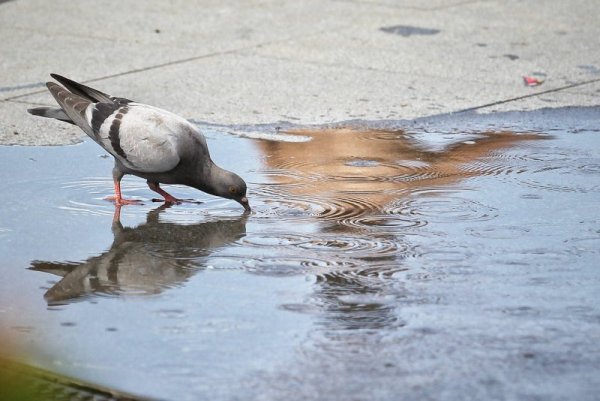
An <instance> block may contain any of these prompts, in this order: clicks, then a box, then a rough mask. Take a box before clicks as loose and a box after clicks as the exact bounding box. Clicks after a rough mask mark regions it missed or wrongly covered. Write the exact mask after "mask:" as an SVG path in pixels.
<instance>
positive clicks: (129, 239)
mask: <svg viewBox="0 0 600 401" xmlns="http://www.w3.org/2000/svg"><path fill="white" fill-rule="evenodd" d="M166 207H167V205H163V206H161V207H160V208H158V209H155V210H152V211H150V212H149V213H148V216H147V220H146V223H144V224H141V225H139V226H137V227H135V228H124V227H123V226H122V225H121V222H120V221H119V210H118V208H117V211H116V212H115V219H114V222H113V226H112V230H113V234H114V236H115V239H114V241H113V243H112V245H111V247H110V249H108V250H107V251H106V252H104V253H103V254H102V255H99V256H94V257H92V258H90V259H88V260H86V261H83V262H81V263H71V262H64V263H60V262H43V261H35V262H33V263H32V266H31V269H32V270H37V271H44V272H48V273H53V274H56V275H59V276H63V278H62V279H61V280H60V281H59V282H58V283H56V284H55V285H54V286H53V287H52V288H50V289H49V290H48V291H47V292H46V294H44V298H45V299H46V301H47V302H48V304H49V305H52V304H61V303H68V300H72V299H75V298H79V297H82V296H84V295H87V294H92V293H117V294H118V293H123V292H124V293H138V294H156V293H159V292H161V291H163V290H164V289H165V288H168V287H172V286H175V285H178V284H181V283H182V282H184V281H186V280H187V279H188V278H189V277H191V276H192V275H193V274H194V273H195V272H196V271H197V270H196V269H194V267H201V266H202V258H205V257H207V256H208V255H210V253H211V252H212V251H214V250H215V249H217V248H219V247H223V246H225V245H227V244H230V243H232V242H234V241H236V240H238V239H239V238H241V237H243V236H244V235H245V234H246V217H245V216H242V217H239V218H237V219H235V220H219V221H210V222H204V223H198V224H192V225H189V224H186V225H181V224H176V223H161V222H159V215H160V213H161V211H162V210H164V209H165V208H166Z"/></svg>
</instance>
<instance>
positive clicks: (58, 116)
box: [27, 107, 75, 125]
mask: <svg viewBox="0 0 600 401" xmlns="http://www.w3.org/2000/svg"><path fill="white" fill-rule="evenodd" d="M27 112H28V113H29V114H33V115H34V116H40V117H46V118H54V119H55V120H60V121H64V122H66V123H69V124H73V125H75V123H74V122H73V120H71V119H70V118H69V116H68V115H67V113H65V112H64V110H63V109H58V108H55V107H35V108H33V109H27Z"/></svg>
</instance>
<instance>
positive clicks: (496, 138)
mask: <svg viewBox="0 0 600 401" xmlns="http://www.w3.org/2000/svg"><path fill="white" fill-rule="evenodd" d="M289 133H291V134H298V135H304V136H309V137H311V138H312V140H310V141H308V142H301V143H297V142H267V141H261V142H259V143H258V146H259V147H260V148H261V150H262V151H263V153H264V154H265V155H266V158H265V170H266V171H265V174H266V175H268V176H270V177H271V179H272V182H273V183H274V184H289V185H280V187H282V188H283V189H282V191H283V192H285V193H287V194H290V195H294V196H299V197H301V198H311V197H312V198H313V199H319V201H320V202H324V201H330V202H335V201H340V200H344V199H348V200H349V201H348V202H347V204H345V206H346V207H348V206H349V205H350V207H351V205H352V203H354V204H355V205H356V206H357V207H360V208H361V209H363V210H364V211H365V212H369V211H371V212H372V211H381V209H382V208H383V207H384V206H385V205H387V204H389V203H390V202H392V201H394V200H396V199H398V197H399V196H402V195H401V194H402V193H404V192H410V191H413V190H416V189H421V188H425V187H437V186H446V185H450V184H455V183H457V182H459V181H460V180H461V179H463V178H466V177H472V176H478V175H485V174H488V172H486V171H485V170H483V169H477V168H469V169H466V168H465V166H466V165H468V164H469V163H473V162H475V161H477V160H478V159H481V158H482V157H484V156H486V155H489V154H490V153H492V152H495V151H498V150H499V149H505V148H509V147H512V146H515V145H517V144H518V143H520V142H523V141H526V140H534V139H542V138H544V137H542V136H539V135H536V134H516V133H514V132H482V133H477V134H476V138H473V139H469V140H468V141H463V142H460V143H453V144H450V145H447V146H446V147H445V148H444V149H442V150H435V151H434V150H428V149H425V148H424V147H423V144H422V143H419V142H418V141H416V140H414V139H413V138H411V137H410V136H409V135H407V134H406V133H405V132H403V131H377V130H367V131H358V130H352V129H328V130H320V131H311V130H298V131H293V132H289ZM295 184H298V185H295ZM300 184H301V185H300Z"/></svg>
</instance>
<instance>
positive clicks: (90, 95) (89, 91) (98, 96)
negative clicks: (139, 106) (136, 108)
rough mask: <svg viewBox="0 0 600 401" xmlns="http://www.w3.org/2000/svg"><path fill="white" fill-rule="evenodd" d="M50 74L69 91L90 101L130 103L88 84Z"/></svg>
mask: <svg viewBox="0 0 600 401" xmlns="http://www.w3.org/2000/svg"><path fill="white" fill-rule="evenodd" d="M50 76H51V77H52V78H54V79H56V80H57V81H58V82H60V83H61V84H62V85H63V86H64V87H65V88H67V89H68V90H69V91H71V93H74V94H76V95H79V96H81V97H83V98H85V99H87V100H89V101H91V102H94V103H98V102H104V103H130V102H131V100H129V99H125V98H117V97H113V96H110V95H108V94H106V93H104V92H100V91H99V90H97V89H94V88H90V87H89V86H85V85H83V84H80V83H79V82H75V81H73V80H71V79H69V78H65V77H63V76H62V75H58V74H50Z"/></svg>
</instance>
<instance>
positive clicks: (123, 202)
mask: <svg viewBox="0 0 600 401" xmlns="http://www.w3.org/2000/svg"><path fill="white" fill-rule="evenodd" d="M104 200H107V201H111V202H114V204H115V205H117V206H123V205H141V204H142V201H141V200H139V199H125V198H121V197H120V196H119V197H117V196H115V195H113V196H107V197H106V198H104Z"/></svg>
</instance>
